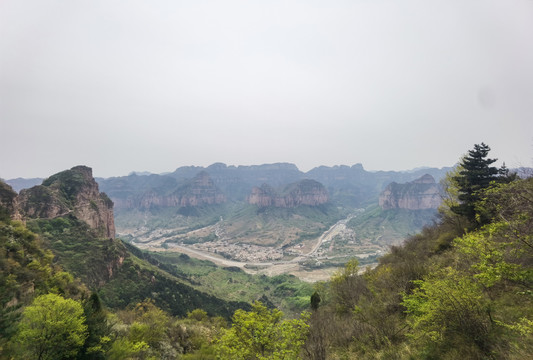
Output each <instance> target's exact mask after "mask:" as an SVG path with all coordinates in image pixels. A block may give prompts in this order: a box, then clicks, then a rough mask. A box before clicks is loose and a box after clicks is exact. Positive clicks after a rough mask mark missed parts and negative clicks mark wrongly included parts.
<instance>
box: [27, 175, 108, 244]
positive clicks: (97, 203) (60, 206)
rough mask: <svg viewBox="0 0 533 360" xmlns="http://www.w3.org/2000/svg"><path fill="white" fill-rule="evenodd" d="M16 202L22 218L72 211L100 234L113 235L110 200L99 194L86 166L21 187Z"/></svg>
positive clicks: (56, 215) (50, 215) (49, 217)
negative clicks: (33, 184)
mask: <svg viewBox="0 0 533 360" xmlns="http://www.w3.org/2000/svg"><path fill="white" fill-rule="evenodd" d="M17 203H18V204H17V208H18V212H19V213H20V216H21V217H22V218H44V219H52V218H56V217H59V216H65V215H68V214H72V215H74V216H76V217H77V218H78V219H80V220H82V221H84V222H86V223H87V224H88V225H89V226H90V227H91V228H93V229H97V230H98V231H99V233H100V235H101V236H105V237H108V238H114V237H115V221H114V217H113V202H112V201H111V200H110V199H109V197H108V196H107V195H106V194H105V193H100V191H99V190H98V184H97V183H96V181H95V180H94V178H93V175H92V169H91V168H89V167H86V166H76V167H73V168H72V169H70V170H65V171H62V172H60V173H57V174H55V175H52V176H50V177H49V178H48V179H45V180H44V181H43V183H42V185H37V186H34V187H32V188H30V189H25V190H22V191H21V192H20V194H19V196H18V198H17Z"/></svg>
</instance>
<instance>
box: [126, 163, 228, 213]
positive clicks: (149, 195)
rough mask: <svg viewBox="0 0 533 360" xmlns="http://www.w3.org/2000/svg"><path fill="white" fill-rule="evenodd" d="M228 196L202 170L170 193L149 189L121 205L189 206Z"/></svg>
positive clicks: (148, 206)
mask: <svg viewBox="0 0 533 360" xmlns="http://www.w3.org/2000/svg"><path fill="white" fill-rule="evenodd" d="M224 202H226V196H225V195H224V194H223V193H222V192H221V191H220V190H219V189H218V187H216V186H215V184H214V183H213V180H212V179H211V177H210V176H209V175H208V174H207V172H205V171H202V172H200V173H199V174H197V175H196V176H195V177H194V178H193V179H192V180H191V181H189V182H187V183H186V184H184V185H182V186H180V187H178V188H177V189H176V190H174V191H172V192H170V193H169V194H165V193H160V192H158V191H156V190H153V189H151V190H148V191H146V192H144V193H143V194H141V195H140V196H137V197H135V198H133V199H131V198H130V199H128V200H127V201H125V202H122V203H121V207H125V208H139V209H150V208H153V207H187V206H200V205H213V204H222V203H224Z"/></svg>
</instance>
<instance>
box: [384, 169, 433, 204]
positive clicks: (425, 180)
mask: <svg viewBox="0 0 533 360" xmlns="http://www.w3.org/2000/svg"><path fill="white" fill-rule="evenodd" d="M441 202H442V198H441V190H440V187H439V185H438V184H436V183H435V179H434V178H433V176H431V175H429V174H425V175H424V176H422V177H420V178H418V179H416V180H414V181H411V182H408V183H405V184H398V183H396V182H392V183H390V184H389V185H388V186H387V187H386V188H385V190H383V191H382V192H381V194H380V196H379V205H380V206H381V208H382V209H384V210H387V209H408V210H427V209H437V208H438V207H439V206H440V204H441Z"/></svg>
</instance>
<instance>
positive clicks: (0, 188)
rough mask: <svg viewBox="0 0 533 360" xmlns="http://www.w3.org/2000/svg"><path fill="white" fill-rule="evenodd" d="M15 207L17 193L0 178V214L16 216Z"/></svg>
mask: <svg viewBox="0 0 533 360" xmlns="http://www.w3.org/2000/svg"><path fill="white" fill-rule="evenodd" d="M16 208H17V193H16V192H15V191H14V190H13V188H12V187H11V186H10V185H8V184H6V183H5V182H3V181H2V180H0V216H2V215H5V216H7V217H17V216H16V214H15V212H16ZM3 213H4V214H3Z"/></svg>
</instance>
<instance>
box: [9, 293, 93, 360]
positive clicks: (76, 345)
mask: <svg viewBox="0 0 533 360" xmlns="http://www.w3.org/2000/svg"><path fill="white" fill-rule="evenodd" d="M86 337H87V325H85V317H84V315H83V308H82V306H81V304H80V303H79V302H77V301H75V300H72V299H64V298H63V297H62V296H60V295H56V294H46V295H41V296H38V297H36V298H35V300H34V301H33V303H32V304H31V305H29V306H28V307H26V308H25V309H24V312H23V314H22V319H21V321H20V323H19V326H18V332H17V335H16V342H17V343H18V344H19V348H18V350H19V351H20V352H21V353H22V354H21V355H22V356H24V357H26V358H29V359H39V360H45V359H64V358H69V357H72V356H75V355H76V354H77V353H78V351H79V349H80V348H81V347H82V345H83V344H84V342H85V338H86Z"/></svg>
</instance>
